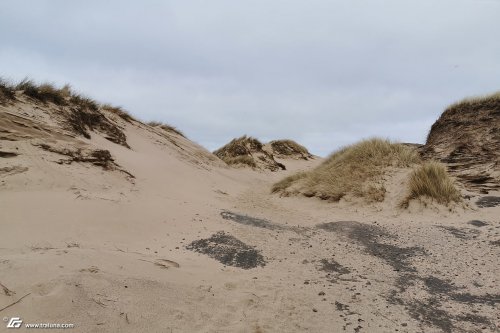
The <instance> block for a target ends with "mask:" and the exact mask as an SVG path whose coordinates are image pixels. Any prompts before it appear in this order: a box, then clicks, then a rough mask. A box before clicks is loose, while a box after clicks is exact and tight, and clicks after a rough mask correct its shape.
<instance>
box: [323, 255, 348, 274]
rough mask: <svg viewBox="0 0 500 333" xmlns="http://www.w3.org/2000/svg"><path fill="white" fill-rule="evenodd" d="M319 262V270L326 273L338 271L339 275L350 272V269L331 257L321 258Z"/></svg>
mask: <svg viewBox="0 0 500 333" xmlns="http://www.w3.org/2000/svg"><path fill="white" fill-rule="evenodd" d="M320 263H321V267H320V268H319V270H320V271H324V272H327V273H339V274H340V275H342V274H349V273H351V270H350V269H349V268H347V267H345V266H342V265H341V264H339V263H338V262H336V261H335V260H333V259H321V261H320Z"/></svg>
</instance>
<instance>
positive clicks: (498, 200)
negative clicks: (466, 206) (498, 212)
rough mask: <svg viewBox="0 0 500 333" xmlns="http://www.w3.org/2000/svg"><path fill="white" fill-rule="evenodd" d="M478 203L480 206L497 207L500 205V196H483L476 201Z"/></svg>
mask: <svg viewBox="0 0 500 333" xmlns="http://www.w3.org/2000/svg"><path fill="white" fill-rule="evenodd" d="M476 205H477V206H478V207H480V208H484V207H495V206H498V205H500V197H495V196H485V197H481V198H479V200H477V201H476Z"/></svg>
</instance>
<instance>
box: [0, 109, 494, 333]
mask: <svg viewBox="0 0 500 333" xmlns="http://www.w3.org/2000/svg"><path fill="white" fill-rule="evenodd" d="M54 112H56V111H55V109H51V108H48V107H40V106H38V109H36V108H35V107H34V106H33V104H32V103H29V102H27V101H25V102H22V103H18V104H16V105H14V106H12V105H11V106H5V107H2V106H0V130H1V131H0V133H1V134H2V135H3V137H2V141H1V142H0V151H2V152H4V153H6V155H5V154H4V155H3V156H0V231H1V236H2V237H1V244H0V283H1V285H2V286H0V287H1V288H0V309H1V308H4V307H6V306H9V305H10V304H12V303H14V302H16V301H18V300H19V299H20V298H22V297H23V296H25V295H27V296H26V297H24V298H22V300H21V301H19V302H18V303H16V304H14V305H12V306H10V307H8V308H6V309H4V310H2V311H0V317H2V318H3V317H6V318H11V317H21V318H22V320H23V321H24V323H37V322H44V323H46V322H50V323H73V324H74V325H75V327H74V328H73V329H72V330H71V331H73V332H252V333H254V332H304V331H308V332H344V331H345V332H394V331H399V332H461V331H464V332H465V331H468V332H476V331H481V332H498V328H497V326H498V325H499V324H500V312H499V302H500V287H499V285H500V284H499V282H500V281H499V278H500V262H499V260H498V256H499V254H500V245H499V244H500V219H499V216H500V205H498V203H499V201H498V200H497V199H495V198H498V197H500V193H497V192H490V193H488V194H487V195H486V194H479V193H474V192H469V193H468V194H469V195H470V197H469V199H466V204H467V206H464V207H462V206H460V205H458V206H455V207H453V209H451V211H450V210H449V209H448V208H446V207H442V206H437V205H434V204H432V203H431V204H429V205H428V206H427V207H424V206H423V205H422V204H417V203H412V204H411V205H410V207H409V208H408V209H407V210H402V209H400V208H397V204H396V199H395V198H392V197H390V196H389V197H388V198H387V199H386V200H385V201H384V202H383V203H377V204H370V205H367V204H362V203H360V202H356V201H345V200H343V201H341V202H339V203H329V202H324V201H321V200H319V199H313V198H304V197H280V196H278V195H273V194H270V187H271V185H272V184H273V183H274V182H275V181H277V180H279V179H281V178H282V177H284V176H285V175H289V174H291V173H293V172H295V171H297V170H307V169H309V168H311V167H314V166H315V165H317V164H318V163H320V161H321V159H320V158H314V159H311V160H308V161H304V160H279V162H281V163H284V164H285V165H286V167H287V170H286V171H277V172H271V171H256V170H251V169H248V168H247V169H245V168H238V169H231V168H228V167H227V166H225V165H224V164H223V163H222V162H221V161H220V160H218V159H216V158H213V155H211V154H210V153H209V152H207V151H206V150H205V149H204V148H202V147H201V146H199V145H197V144H195V143H193V142H191V141H189V140H188V139H185V138H183V137H181V136H179V135H176V134H173V133H169V134H165V133H162V132H161V131H160V130H158V129H152V128H150V127H148V126H145V125H142V124H140V123H137V122H132V123H127V122H125V121H122V120H120V119H115V118H112V117H111V116H110V119H113V121H114V122H115V123H116V124H118V125H119V126H120V127H121V128H122V130H123V132H124V133H125V135H126V138H127V143H128V145H129V146H130V149H128V148H127V147H125V146H123V145H119V144H116V143H113V142H111V141H109V140H107V139H106V138H105V135H103V134H102V133H98V132H92V133H91V138H90V139H85V138H82V137H79V136H75V135H74V134H71V133H69V132H67V131H66V130H64V129H63V128H62V127H61V125H60V123H58V122H57V121H56V120H54V119H56V117H54V116H53V113H54ZM16 122H17V123H16ZM40 144H47V145H50V146H51V147H56V148H57V149H59V150H61V149H63V148H67V149H74V148H75V147H79V148H81V149H83V150H84V151H85V150H86V151H89V152H91V151H93V150H108V151H109V152H110V153H111V156H112V158H113V161H112V162H109V163H112V164H110V165H109V167H107V168H103V167H102V166H100V165H98V164H95V163H93V162H92V161H70V160H71V158H70V157H68V156H67V155H63V154H60V153H55V152H53V151H50V150H47V149H43V148H41V147H40ZM9 153H10V154H9ZM13 154H15V155H13ZM89 156H90V155H89ZM94 162H95V161H94ZM391 177H392V178H391V179H392V182H393V185H392V186H393V188H395V189H402V188H404V186H403V185H404V184H403V182H404V177H402V176H401V175H398V174H397V173H395V174H394V175H392V176H391ZM395 191H396V190H395ZM393 192H394V191H393ZM396 192H397V191H396ZM484 197H489V198H486V199H485V198H484ZM478 200H479V205H476V201H478ZM478 221H479V222H478ZM5 325H6V324H5ZM0 327H1V328H0V330H3V329H4V328H5V326H4V324H0ZM20 330H25V328H21V329H20Z"/></svg>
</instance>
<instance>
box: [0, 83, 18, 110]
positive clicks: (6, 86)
mask: <svg viewBox="0 0 500 333" xmlns="http://www.w3.org/2000/svg"><path fill="white" fill-rule="evenodd" d="M15 98H16V93H15V87H14V85H12V84H11V83H10V82H8V81H6V80H4V79H2V78H0V104H5V103H7V102H8V101H12V100H14V99H15Z"/></svg>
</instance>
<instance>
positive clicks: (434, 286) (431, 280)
mask: <svg viewBox="0 0 500 333" xmlns="http://www.w3.org/2000/svg"><path fill="white" fill-rule="evenodd" d="M422 281H423V282H424V284H425V286H426V287H427V289H428V290H429V293H430V294H431V295H436V294H449V293H450V292H452V291H455V290H457V289H458V287H456V286H455V285H453V284H452V283H451V281H450V280H443V279H440V278H437V277H435V276H427V277H424V278H422Z"/></svg>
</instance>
